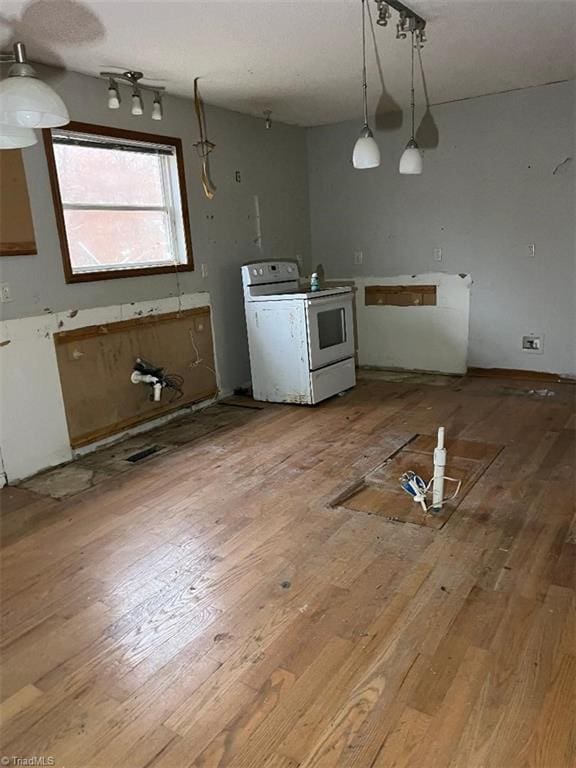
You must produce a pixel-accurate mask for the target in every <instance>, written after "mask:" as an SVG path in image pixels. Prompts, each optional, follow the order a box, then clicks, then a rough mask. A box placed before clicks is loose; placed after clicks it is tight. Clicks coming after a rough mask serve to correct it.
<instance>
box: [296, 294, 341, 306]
mask: <svg viewBox="0 0 576 768" xmlns="http://www.w3.org/2000/svg"><path fill="white" fill-rule="evenodd" d="M348 302H350V303H352V294H350V295H348V294H345V293H337V294H335V295H334V296H326V298H324V299H308V300H307V301H306V306H307V307H325V306H326V305H327V304H340V305H342V304H344V303H348Z"/></svg>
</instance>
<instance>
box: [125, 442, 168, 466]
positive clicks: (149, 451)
mask: <svg viewBox="0 0 576 768" xmlns="http://www.w3.org/2000/svg"><path fill="white" fill-rule="evenodd" d="M160 450H162V446H161V445H152V446H150V448H144V449H143V450H142V451H137V452H136V453H133V454H132V456H128V457H127V459H126V461H129V462H131V463H132V464H135V463H136V462H137V461H142V459H147V458H148V457H149V456H153V455H154V454H155V453H158V451H160Z"/></svg>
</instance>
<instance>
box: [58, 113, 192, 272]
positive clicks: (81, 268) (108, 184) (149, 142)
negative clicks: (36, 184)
mask: <svg viewBox="0 0 576 768" xmlns="http://www.w3.org/2000/svg"><path fill="white" fill-rule="evenodd" d="M44 138H45V146H46V154H47V158H48V164H49V168H50V176H51V182H52V192H53V197H54V204H55V208H56V218H57V222H58V229H59V233H60V242H61V246H62V255H63V260H64V272H65V275H66V281H67V282H69V283H71V282H79V281H86V280H104V279H108V278H117V277H132V276H135V275H143V274H146V275H147V274H158V273H165V272H174V271H175V270H177V271H180V270H191V269H193V263H192V247H191V242H190V225H189V221H188V206H187V203H186V185H185V179H184V164H183V159H182V144H181V142H180V139H173V138H168V137H166V136H153V135H150V134H146V133H135V132H132V131H121V130H118V129H115V128H108V127H103V126H94V125H85V124H83V123H69V124H68V125H67V126H66V128H53V129H51V130H46V131H44Z"/></svg>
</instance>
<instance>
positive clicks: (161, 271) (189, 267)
mask: <svg viewBox="0 0 576 768" xmlns="http://www.w3.org/2000/svg"><path fill="white" fill-rule="evenodd" d="M193 271H194V265H193V264H177V265H174V264H170V266H167V267H136V268H134V269H108V270H106V271H105V272H104V271H102V272H76V273H71V274H67V275H66V282H67V283H91V282H93V281H95V280H118V279H119V278H127V277H143V276H145V275H170V274H172V275H173V274H174V273H175V272H193Z"/></svg>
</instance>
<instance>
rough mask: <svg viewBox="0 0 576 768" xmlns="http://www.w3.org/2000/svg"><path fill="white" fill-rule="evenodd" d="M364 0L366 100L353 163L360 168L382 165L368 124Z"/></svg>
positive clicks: (363, 58) (363, 61)
mask: <svg viewBox="0 0 576 768" xmlns="http://www.w3.org/2000/svg"><path fill="white" fill-rule="evenodd" d="M364 6H365V0H362V92H363V101H364V126H363V128H362V130H361V131H360V136H359V138H358V139H357V141H356V144H355V145H354V151H353V153H352V165H353V166H354V168H357V169H358V170H363V169H365V168H377V167H378V166H379V165H380V149H379V148H378V144H376V141H375V139H374V136H373V135H372V131H371V130H370V127H369V126H368V94H367V91H368V85H367V83H366V12H365V8H364Z"/></svg>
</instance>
